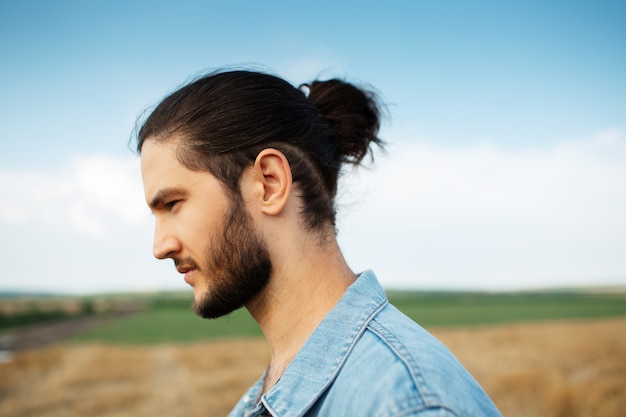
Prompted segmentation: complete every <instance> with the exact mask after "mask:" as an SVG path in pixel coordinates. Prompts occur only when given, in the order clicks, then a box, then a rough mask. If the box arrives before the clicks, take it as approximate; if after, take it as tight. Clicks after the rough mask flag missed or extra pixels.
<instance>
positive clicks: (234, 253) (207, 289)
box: [141, 139, 271, 318]
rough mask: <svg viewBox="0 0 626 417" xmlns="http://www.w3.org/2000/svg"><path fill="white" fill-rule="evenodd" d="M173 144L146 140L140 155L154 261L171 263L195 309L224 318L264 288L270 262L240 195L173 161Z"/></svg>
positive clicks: (171, 141)
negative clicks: (152, 218)
mask: <svg viewBox="0 0 626 417" xmlns="http://www.w3.org/2000/svg"><path fill="white" fill-rule="evenodd" d="M176 145H177V141H176V140H173V139H170V140H166V141H163V142H156V141H154V140H147V141H146V142H145V143H144V145H143V148H142V151H141V171H142V177H143V184H144V191H145V196H146V201H147V202H148V205H149V206H150V208H151V209H152V212H153V213H154V216H155V221H156V226H155V233H154V256H155V257H157V258H159V259H166V258H171V259H173V260H174V263H175V265H176V268H177V269H178V271H179V272H180V273H182V274H184V278H185V281H186V282H187V283H188V284H189V285H191V286H192V287H193V289H194V304H193V310H194V311H195V312H196V314H198V315H199V316H202V317H204V318H216V317H220V316H223V315H225V314H228V313H230V312H232V311H234V310H236V309H238V308H239V307H241V306H243V305H244V304H245V303H246V302H248V301H249V300H250V299H251V298H252V297H253V296H254V295H256V294H257V293H258V292H259V291H260V290H261V289H262V288H263V287H264V286H265V285H266V283H267V281H268V280H269V277H270V273H271V262H270V257H269V253H268V250H267V247H266V245H265V242H264V241H263V239H262V238H261V237H260V236H259V235H258V233H257V232H256V231H255V229H254V222H253V220H252V218H251V217H250V215H249V214H248V212H247V211H246V208H245V205H244V203H243V201H242V200H241V198H240V197H239V196H233V195H231V194H229V193H227V192H226V191H225V190H224V188H223V187H222V185H221V183H220V182H219V181H218V180H217V179H216V178H215V177H214V176H213V175H211V174H209V173H208V172H205V171H192V170H190V169H188V168H187V167H185V166H184V165H182V164H181V163H180V162H179V161H178V159H177V158H176Z"/></svg>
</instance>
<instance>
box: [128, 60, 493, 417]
mask: <svg viewBox="0 0 626 417" xmlns="http://www.w3.org/2000/svg"><path fill="white" fill-rule="evenodd" d="M307 92H308V95H307V94H306V93H307ZM378 127H379V107H378V104H377V102H376V98H375V96H374V95H373V94H371V93H369V92H367V91H364V90H361V89H359V88H357V87H355V86H353V85H351V84H348V83H345V82H343V81H340V80H329V81H323V82H319V81H316V82H313V83H311V84H310V85H305V86H303V88H302V89H297V88H294V87H293V86H292V85H290V84H289V83H287V82H286V81H284V80H282V79H280V78H278V77H275V76H271V75H267V74H262V73H257V72H250V71H230V72H220V73H214V74H210V75H208V76H205V77H202V78H200V79H198V80H196V81H194V82H192V83H190V84H188V85H186V86H184V87H183V88H181V89H180V90H178V91H176V92H174V93H173V94H171V95H170V96H168V97H167V98H165V99H164V100H163V101H162V102H161V103H160V104H159V105H158V106H157V107H156V108H155V109H154V111H153V112H152V113H151V114H150V116H149V117H148V118H147V119H146V121H145V122H144V124H143V126H142V127H141V129H140V130H139V135H138V143H137V150H138V152H139V153H140V154H141V165H142V177H143V182H144V189H145V195H146V200H147V202H148V205H149V206H150V208H151V209H152V211H153V213H154V215H155V221H156V229H155V237H154V255H155V256H156V257H157V258H160V259H165V258H171V259H173V260H174V263H175V265H176V268H177V269H178V272H180V273H181V274H184V279H185V281H186V282H187V283H188V284H189V285H191V286H192V287H193V290H194V304H193V309H194V311H195V312H196V313H197V314H198V315H200V316H202V317H205V318H215V317H220V316H223V315H225V314H228V313H230V312H232V311H233V310H235V309H238V308H240V307H242V306H245V307H246V308H247V310H248V311H249V312H250V314H251V315H252V316H253V317H254V319H255V320H256V321H257V322H258V323H259V326H260V327H261V329H262V331H263V333H264V335H265V337H266V339H267V342H268V344H269V347H270V352H271V359H270V363H269V366H268V368H267V371H266V372H265V374H264V375H263V376H262V377H261V379H260V380H259V381H258V382H257V383H256V384H255V385H254V386H253V387H252V388H251V389H250V390H249V392H248V393H247V394H246V395H244V396H243V398H242V399H241V401H240V402H239V404H237V406H236V407H235V409H234V410H233V411H232V413H231V416H244V415H245V416H261V415H272V416H281V417H287V416H336V417H337V416H418V415H419V416H435V415H436V416H497V415H499V413H498V411H497V409H496V408H495V406H494V405H493V403H492V402H491V400H490V399H489V398H488V396H487V395H486V394H485V393H484V392H483V390H482V389H481V388H480V387H479V386H478V384H477V383H476V382H475V381H474V379H473V378H472V377H471V376H470V375H469V374H468V373H467V371H465V369H464V368H463V367H462V366H461V365H460V364H459V363H458V362H457V360H456V359H455V358H454V357H453V355H452V354H451V353H450V352H449V351H448V350H447V349H446V348H445V347H444V346H443V345H441V344H440V343H439V342H438V341H436V340H435V339H434V338H433V337H432V336H431V335H429V334H428V333H427V332H426V331H425V330H423V329H422V328H421V327H419V326H418V325H417V324H415V323H414V322H413V321H411V320H410V319H409V318H407V317H406V316H404V315H403V314H402V313H400V312H399V311H398V310H397V309H395V308H394V307H393V306H391V305H390V304H389V303H388V302H387V299H386V297H385V294H384V291H383V290H382V288H381V287H380V285H379V283H378V281H377V279H376V276H375V275H374V273H373V272H371V271H366V272H363V273H361V274H358V275H357V274H355V273H354V272H353V271H352V270H351V269H350V267H349V266H348V265H347V264H346V261H345V260H344V258H343V256H342V253H341V251H340V249H339V246H338V244H337V240H336V235H335V227H334V226H335V205H334V203H335V201H334V200H335V195H336V192H337V180H338V177H339V174H340V170H341V166H342V164H343V163H352V164H359V163H360V162H361V160H362V159H363V158H364V157H365V156H366V155H367V154H368V153H369V151H370V146H371V145H372V144H376V145H381V146H382V141H381V140H380V139H379V138H378V137H377V134H378Z"/></svg>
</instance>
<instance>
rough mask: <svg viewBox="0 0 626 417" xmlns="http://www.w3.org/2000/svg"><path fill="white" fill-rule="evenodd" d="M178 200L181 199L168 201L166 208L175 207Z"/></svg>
mask: <svg viewBox="0 0 626 417" xmlns="http://www.w3.org/2000/svg"><path fill="white" fill-rule="evenodd" d="M178 202H180V200H172V201H170V202H167V203H165V208H166V209H168V210H171V209H173V208H174V206H175V205H176V204H177V203H178Z"/></svg>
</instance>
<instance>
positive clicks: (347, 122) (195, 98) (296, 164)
mask: <svg viewBox="0 0 626 417" xmlns="http://www.w3.org/2000/svg"><path fill="white" fill-rule="evenodd" d="M303 89H308V90H309V93H308V97H307V96H306V95H305V93H304V92H303ZM379 115H380V111H379V106H378V103H377V98H376V96H375V95H374V94H373V93H371V92H368V91H365V90H362V89H360V88H357V87H355V86H354V85H352V84H349V83H346V82H344V81H341V80H337V79H332V80H328V81H314V82H312V83H310V84H303V85H302V86H301V88H300V89H298V88H295V87H294V86H292V85H291V84H289V83H288V82H286V81H285V80H283V79H281V78H278V77H275V76H273V75H269V74H264V73H259V72H251V71H228V72H218V73H212V74H209V75H206V76H204V77H202V78H199V79H197V80H195V81H193V82H191V83H190V84H187V85H185V86H183V87H182V88H180V89H179V90H177V91H175V92H174V93H172V94H171V95H169V96H168V97H166V98H165V99H164V100H163V101H162V102H161V103H160V104H159V105H158V106H157V107H156V108H155V109H154V110H153V111H152V113H151V114H150V115H149V116H148V118H147V119H146V120H145V122H144V123H143V126H141V128H140V130H139V133H138V137H137V152H138V153H141V148H142V146H143V143H144V142H145V141H146V140H148V139H150V140H157V141H159V140H167V139H169V138H171V137H173V136H174V135H176V137H179V138H181V139H182V141H181V145H182V146H179V148H178V155H177V156H178V159H179V160H180V162H181V163H182V164H183V165H185V166H186V167H188V168H190V169H194V170H207V171H208V172H210V173H211V174H213V175H215V176H216V177H217V178H218V179H219V180H221V181H222V182H223V183H224V185H225V186H226V189H227V190H229V191H230V192H236V193H239V192H240V191H239V181H240V178H241V174H242V173H243V171H244V170H245V169H246V168H247V167H249V166H251V165H252V164H253V163H254V161H255V159H256V157H257V155H258V154H259V152H261V151H262V150H263V149H266V148H275V149H278V150H279V151H281V152H282V153H283V154H284V155H285V157H286V158H287V160H288V161H289V165H290V167H291V172H292V177H293V181H294V185H296V189H297V190H298V192H299V195H300V197H301V198H302V200H303V207H302V214H303V216H304V219H305V221H306V223H307V225H308V226H310V227H311V228H318V227H320V226H322V225H323V224H324V223H326V222H328V221H330V222H331V223H332V224H333V225H334V223H335V203H334V200H335V195H336V193H337V180H338V177H339V173H340V168H341V165H342V163H351V164H354V165H358V164H359V163H360V162H361V161H362V160H363V158H364V157H365V156H366V155H367V153H368V152H369V151H370V150H371V149H370V145H371V144H372V143H376V144H377V145H379V146H381V147H382V146H383V142H382V141H381V139H379V138H378V136H377V134H378V129H379Z"/></svg>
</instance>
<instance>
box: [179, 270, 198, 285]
mask: <svg viewBox="0 0 626 417" xmlns="http://www.w3.org/2000/svg"><path fill="white" fill-rule="evenodd" d="M193 271H195V269H193V268H178V272H180V273H181V274H183V278H184V279H185V282H186V283H187V284H190V285H191V275H192V274H193Z"/></svg>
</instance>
